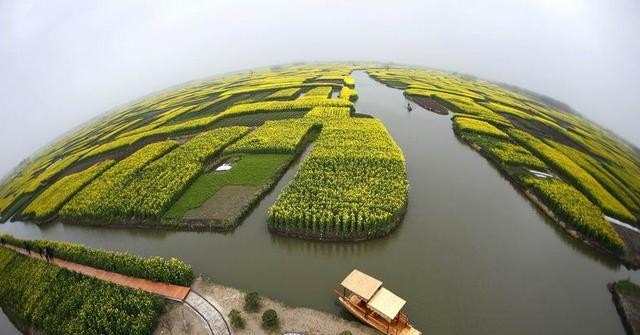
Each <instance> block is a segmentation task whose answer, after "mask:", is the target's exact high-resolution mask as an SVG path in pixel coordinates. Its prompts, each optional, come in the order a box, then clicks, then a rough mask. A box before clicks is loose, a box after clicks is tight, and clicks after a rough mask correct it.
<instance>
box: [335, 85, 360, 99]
mask: <svg viewBox="0 0 640 335" xmlns="http://www.w3.org/2000/svg"><path fill="white" fill-rule="evenodd" d="M339 97H340V99H343V100H348V101H356V100H358V92H356V90H354V89H352V88H349V87H347V86H343V87H342V88H341V89H340V96H339Z"/></svg>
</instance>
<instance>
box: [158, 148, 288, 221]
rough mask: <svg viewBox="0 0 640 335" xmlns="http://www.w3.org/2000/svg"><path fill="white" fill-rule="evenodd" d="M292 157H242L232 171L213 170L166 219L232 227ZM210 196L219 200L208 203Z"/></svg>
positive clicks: (193, 185) (260, 155) (199, 180)
mask: <svg viewBox="0 0 640 335" xmlns="http://www.w3.org/2000/svg"><path fill="white" fill-rule="evenodd" d="M292 158H293V154H246V155H242V156H241V157H240V158H239V160H238V161H236V162H234V163H232V168H231V170H229V171H222V172H216V171H212V172H208V173H205V174H203V175H201V176H200V177H198V179H197V180H196V181H195V182H194V183H193V184H192V185H191V187H189V189H188V190H187V191H186V192H185V193H184V194H183V195H182V196H181V197H180V199H178V201H177V202H176V203H175V204H174V205H173V206H172V207H171V209H169V210H168V211H167V213H166V214H165V218H167V219H183V218H184V219H185V221H198V222H207V224H210V225H214V226H216V227H219V228H224V227H226V226H229V225H233V224H235V220H236V218H237V217H238V216H240V215H241V214H243V213H242V210H243V207H245V206H250V205H251V200H252V198H254V197H256V198H257V197H258V196H259V195H260V193H261V191H262V190H263V187H265V185H267V184H269V182H270V181H273V180H274V179H276V178H277V172H278V171H279V170H283V169H284V167H286V165H287V164H288V163H289V162H290V161H291V159H292ZM230 186H234V187H232V188H229V187H230ZM225 189H226V190H225ZM223 190H225V192H224V193H225V195H224V196H221V195H220V194H219V192H221V191H223ZM213 196H218V198H215V199H213V200H212V201H208V200H210V199H211V198H212V197H213ZM218 200H221V201H218ZM256 200H257V199H256ZM186 214H188V215H186Z"/></svg>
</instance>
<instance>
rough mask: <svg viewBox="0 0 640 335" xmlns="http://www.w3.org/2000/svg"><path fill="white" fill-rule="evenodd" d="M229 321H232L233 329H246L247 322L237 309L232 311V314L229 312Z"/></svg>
mask: <svg viewBox="0 0 640 335" xmlns="http://www.w3.org/2000/svg"><path fill="white" fill-rule="evenodd" d="M229 321H231V326H233V328H236V329H244V326H245V321H244V319H243V318H242V315H240V311H238V310H237V309H232V310H231V312H229Z"/></svg>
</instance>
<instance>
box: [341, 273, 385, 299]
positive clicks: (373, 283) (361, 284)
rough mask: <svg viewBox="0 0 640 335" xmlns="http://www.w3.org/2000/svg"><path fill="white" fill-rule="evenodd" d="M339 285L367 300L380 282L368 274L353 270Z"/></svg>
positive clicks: (376, 289)
mask: <svg viewBox="0 0 640 335" xmlns="http://www.w3.org/2000/svg"><path fill="white" fill-rule="evenodd" d="M340 285H342V287H344V288H346V289H347V290H349V291H351V292H353V293H355V294H357V295H358V296H360V297H361V298H362V299H364V300H367V301H368V300H369V299H371V297H373V295H374V294H375V293H376V291H378V289H379V288H380V286H382V282H381V281H379V280H377V279H375V278H373V277H371V276H369V275H368V274H365V273H362V272H360V271H358V270H353V271H351V273H350V274H349V275H348V276H347V278H345V279H344V280H343V281H342V283H341V284H340Z"/></svg>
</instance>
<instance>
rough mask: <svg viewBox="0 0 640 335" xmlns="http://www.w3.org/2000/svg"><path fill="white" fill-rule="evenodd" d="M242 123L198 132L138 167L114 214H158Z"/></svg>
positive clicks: (239, 131)
mask: <svg viewBox="0 0 640 335" xmlns="http://www.w3.org/2000/svg"><path fill="white" fill-rule="evenodd" d="M247 130H248V129H247V128H246V127H227V128H220V129H215V130H211V131H208V132H206V133H202V134H200V135H198V136H196V137H195V138H193V139H191V140H190V141H189V142H187V143H185V144H183V145H182V146H180V147H178V148H177V149H175V150H173V151H171V152H169V153H168V154H166V155H164V156H163V157H162V158H160V159H158V160H156V161H154V162H153V163H151V164H149V165H147V166H146V167H145V168H144V169H142V170H141V171H140V172H139V173H138V174H137V175H136V178H134V179H133V180H132V181H131V183H129V184H128V185H127V186H126V187H125V188H123V189H122V191H121V197H120V201H119V203H117V205H116V206H115V208H113V211H112V213H113V214H114V215H115V216H122V215H134V216H136V217H158V216H159V215H161V214H162V213H163V211H165V210H166V209H167V208H168V206H170V205H171V203H172V202H173V201H174V200H176V197H177V196H179V195H180V193H181V192H182V191H183V189H184V187H185V186H187V185H188V184H189V183H190V182H191V181H192V180H193V178H195V177H197V175H198V174H199V173H200V171H201V169H202V165H203V163H204V162H205V161H206V160H207V159H209V158H210V157H212V156H214V155H216V154H217V153H219V152H221V151H222V149H224V147H225V146H227V145H228V144H229V143H231V142H233V141H235V140H236V139H238V138H240V137H242V136H243V135H244V134H245V133H246V132H247Z"/></svg>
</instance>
